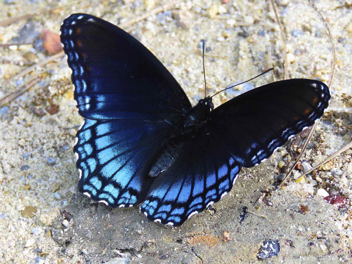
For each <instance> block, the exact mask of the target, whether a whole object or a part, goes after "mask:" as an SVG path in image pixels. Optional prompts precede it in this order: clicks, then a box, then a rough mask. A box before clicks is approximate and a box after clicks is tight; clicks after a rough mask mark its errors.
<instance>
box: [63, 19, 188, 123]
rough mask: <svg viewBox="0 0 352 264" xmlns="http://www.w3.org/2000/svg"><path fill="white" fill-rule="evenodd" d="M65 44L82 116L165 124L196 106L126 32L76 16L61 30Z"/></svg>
mask: <svg viewBox="0 0 352 264" xmlns="http://www.w3.org/2000/svg"><path fill="white" fill-rule="evenodd" d="M61 42H62V43H63V46H64V51H65V53H66V55H67V56H68V64H69V66H70V68H71V69H72V82H73V84H74V86H75V99H76V101H77V104H78V109H79V112H80V114H81V115H82V116H83V117H86V118H90V119H101V120H103V119H142V120H145V119H149V120H163V119H172V116H173V115H180V114H182V113H183V112H184V111H185V110H187V109H189V108H191V104H190V102H189V100H188V98H187V96H186V95H185V93H184V91H183V90H182V88H181V87H180V86H179V84H178V83H177V82H176V80H175V79H174V78H173V77H172V75H171V74H170V73H169V72H168V70H167V69H166V68H165V67H164V66H163V65H162V63H161V62H160V61H159V60H158V59H157V58H156V57H155V56H154V55H153V54H152V53H151V52H150V51H149V50H148V49H147V48H145V47H144V46H143V45H142V44H141V43H140V42H139V41H137V40H136V39H135V38H133V37H132V36H131V35H129V34H128V33H126V32H125V31H123V30H122V29H120V28H118V27H116V26H114V25H112V24H110V23H108V22H106V21H104V20H102V19H99V18H97V17H94V16H91V15H86V14H73V15H71V16H69V17H68V18H66V19H65V20H64V22H63V24H62V26H61Z"/></svg>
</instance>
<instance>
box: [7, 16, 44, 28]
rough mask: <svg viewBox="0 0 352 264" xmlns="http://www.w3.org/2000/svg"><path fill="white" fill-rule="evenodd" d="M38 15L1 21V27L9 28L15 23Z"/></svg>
mask: <svg viewBox="0 0 352 264" xmlns="http://www.w3.org/2000/svg"><path fill="white" fill-rule="evenodd" d="M36 15H39V13H33V14H27V15H23V16H18V17H11V18H8V19H5V20H3V21H1V22H0V27H7V26H8V25H11V24H12V23H15V22H17V21H20V20H23V19H28V18H32V17H34V16H36Z"/></svg>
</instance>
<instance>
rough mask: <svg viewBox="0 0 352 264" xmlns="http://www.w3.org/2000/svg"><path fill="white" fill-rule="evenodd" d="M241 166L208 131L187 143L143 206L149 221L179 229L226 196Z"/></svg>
mask: <svg viewBox="0 0 352 264" xmlns="http://www.w3.org/2000/svg"><path fill="white" fill-rule="evenodd" d="M240 168H241V167H240V166H239V165H238V164H237V163H236V161H235V160H234V159H233V158H232V157H231V155H230V154H229V153H228V152H227V151H226V150H225V149H223V148H221V147H220V148H219V147H218V145H217V143H216V141H214V138H213V137H212V136H211V135H209V134H208V133H207V132H206V131H202V132H201V133H200V134H197V135H196V136H195V137H193V138H191V139H189V140H186V141H185V142H184V143H183V145H182V147H181V149H180V151H179V155H178V157H177V158H176V160H175V161H174V163H173V164H172V165H171V167H169V168H168V170H167V171H165V172H164V173H162V174H160V175H159V176H158V177H157V178H156V180H155V182H154V183H153V184H152V186H151V189H150V191H149V193H148V195H147V197H146V199H145V201H144V203H143V204H142V206H141V211H142V212H143V213H144V214H145V215H146V216H147V217H148V219H149V220H151V221H155V222H159V223H162V224H169V225H174V226H178V225H181V224H182V223H183V222H184V221H186V220H187V219H188V218H190V217H191V216H192V215H194V214H197V213H199V212H201V211H203V210H204V209H205V208H207V207H208V206H209V205H211V204H213V203H216V202H217V201H219V200H220V199H221V198H222V197H223V196H224V195H225V194H227V193H228V192H229V191H230V190H231V188H232V186H233V184H234V182H235V179H236V177H237V174H238V172H239V171H240Z"/></svg>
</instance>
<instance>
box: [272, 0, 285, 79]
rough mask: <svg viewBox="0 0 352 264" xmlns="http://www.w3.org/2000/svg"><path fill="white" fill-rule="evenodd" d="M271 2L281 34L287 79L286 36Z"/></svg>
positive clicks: (274, 6)
mask: <svg viewBox="0 0 352 264" xmlns="http://www.w3.org/2000/svg"><path fill="white" fill-rule="evenodd" d="M270 1H271V5H272V6H273V9H274V12H275V17H276V21H277V23H278V24H279V28H280V33H281V38H282V42H283V43H284V53H285V56H284V71H285V74H284V79H285V80H286V79H288V66H287V61H288V60H287V44H286V35H285V31H284V28H283V27H282V24H281V21H280V19H279V15H278V14H277V10H276V5H275V3H274V0H270Z"/></svg>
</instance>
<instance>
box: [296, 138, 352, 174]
mask: <svg viewBox="0 0 352 264" xmlns="http://www.w3.org/2000/svg"><path fill="white" fill-rule="evenodd" d="M350 148H352V142H350V143H348V144H347V145H346V146H344V147H343V148H341V149H339V150H338V151H336V152H335V153H334V154H332V155H330V156H329V157H327V158H326V159H325V160H323V161H322V162H320V163H319V164H317V165H315V166H314V167H313V168H311V169H310V170H309V171H307V172H305V173H303V174H302V175H301V176H300V177H302V176H305V175H307V174H309V173H311V172H312V171H314V170H315V169H317V168H319V167H320V166H321V165H324V164H325V163H327V162H329V161H330V160H332V159H333V158H335V157H337V156H338V155H340V154H341V153H343V152H345V151H346V150H348V149H350Z"/></svg>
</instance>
